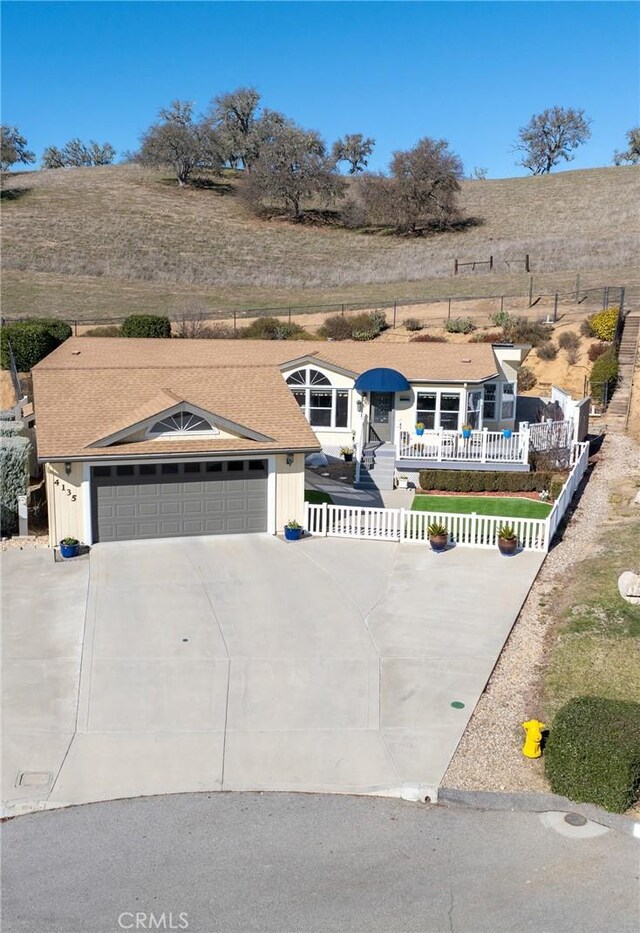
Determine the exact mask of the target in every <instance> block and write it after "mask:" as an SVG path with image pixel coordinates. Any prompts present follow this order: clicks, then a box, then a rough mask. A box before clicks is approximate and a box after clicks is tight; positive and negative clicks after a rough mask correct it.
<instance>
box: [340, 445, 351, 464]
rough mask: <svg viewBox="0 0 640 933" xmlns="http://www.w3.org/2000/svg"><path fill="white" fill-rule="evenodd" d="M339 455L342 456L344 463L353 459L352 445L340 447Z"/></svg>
mask: <svg viewBox="0 0 640 933" xmlns="http://www.w3.org/2000/svg"><path fill="white" fill-rule="evenodd" d="M340 456H341V457H344V462H345V463H351V461H352V460H353V447H341V448H340Z"/></svg>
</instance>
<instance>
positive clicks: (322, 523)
mask: <svg viewBox="0 0 640 933" xmlns="http://www.w3.org/2000/svg"><path fill="white" fill-rule="evenodd" d="M327 519H328V515H327V503H326V502H323V503H322V511H321V513H320V533H321V534H323V535H324V536H325V538H326V537H327Z"/></svg>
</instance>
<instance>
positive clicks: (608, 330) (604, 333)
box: [589, 308, 620, 340]
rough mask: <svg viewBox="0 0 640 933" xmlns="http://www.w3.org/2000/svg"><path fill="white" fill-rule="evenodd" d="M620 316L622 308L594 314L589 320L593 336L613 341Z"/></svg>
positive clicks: (608, 309)
mask: <svg viewBox="0 0 640 933" xmlns="http://www.w3.org/2000/svg"><path fill="white" fill-rule="evenodd" d="M619 314H620V308H607V309H606V311H600V312H599V313H598V314H592V315H591V317H590V318H589V327H590V329H591V335H592V336H593V337H598V338H599V339H600V340H613V339H614V337H615V335H616V328H617V326H618V316H619Z"/></svg>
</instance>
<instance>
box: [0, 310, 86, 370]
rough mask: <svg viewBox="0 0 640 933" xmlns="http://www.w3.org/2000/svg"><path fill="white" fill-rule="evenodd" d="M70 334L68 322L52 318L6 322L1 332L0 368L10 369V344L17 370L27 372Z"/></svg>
mask: <svg viewBox="0 0 640 933" xmlns="http://www.w3.org/2000/svg"><path fill="white" fill-rule="evenodd" d="M70 336H71V328H70V327H69V325H68V324H66V323H65V322H64V321H57V320H55V319H54V318H26V319H25V320H23V321H13V322H12V323H10V324H5V325H4V327H3V328H2V333H1V334H0V367H1V368H2V369H10V368H11V355H10V353H9V347H11V351H12V352H13V357H14V360H15V364H16V369H17V370H18V372H20V373H28V372H29V370H30V369H32V368H33V367H34V366H35V365H36V363H39V362H40V360H43V359H44V358H45V356H48V355H49V354H50V353H51V352H52V351H53V350H55V349H56V347H59V346H60V344H61V343H64V341H65V340H67V338H69V337H70Z"/></svg>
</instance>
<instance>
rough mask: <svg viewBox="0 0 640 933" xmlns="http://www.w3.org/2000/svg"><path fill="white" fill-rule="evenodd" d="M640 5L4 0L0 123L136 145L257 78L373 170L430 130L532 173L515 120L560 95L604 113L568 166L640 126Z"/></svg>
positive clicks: (599, 159) (504, 168)
mask: <svg viewBox="0 0 640 933" xmlns="http://www.w3.org/2000/svg"><path fill="white" fill-rule="evenodd" d="M639 14H640V6H639V5H638V4H636V3H617V2H604V3H600V2H594V3H581V2H567V3H564V2H554V3H545V2H540V3H537V2H522V3H510V2H503V3H500V2H499V3H492V2H479V3H464V2H459V3H458V2H449V3H447V2H443V3H437V2H434V3H431V2H423V3H421V2H413V3H403V2H393V3H386V2H382V3H370V2H356V3H351V2H345V3H342V2H333V3H324V2H317V3H315V2H302V3H298V2H291V3H279V2H264V3H253V2H246V3H245V2H228V3H209V2H201V3H190V2H181V3H172V2H169V3H156V2H137V3H129V2H116V3H112V2H97V3H93V2H71V3H57V2H45V3H40V2H28V0H26V2H5V3H3V4H2V19H3V22H2V50H3V65H2V72H3V81H2V107H3V113H2V121H3V122H4V123H11V124H13V123H15V124H17V125H18V126H19V127H20V129H21V130H22V132H23V133H24V134H25V135H26V137H27V139H28V142H29V145H30V147H31V148H32V149H34V150H35V152H36V154H37V155H38V156H40V154H41V153H42V150H43V148H44V147H45V146H46V145H49V144H55V145H61V144H63V143H64V142H66V141H67V140H68V139H70V138H71V137H73V136H79V137H81V138H82V139H89V138H93V139H98V140H99V141H103V140H109V141H110V142H112V143H113V144H114V145H115V146H116V148H117V149H118V150H124V149H133V148H135V147H136V144H137V140H138V136H139V134H140V132H141V131H142V130H143V129H144V128H145V127H146V126H148V125H149V124H150V123H151V122H152V121H153V119H154V117H155V116H156V114H157V111H158V109H159V108H160V107H161V106H163V105H165V104H168V103H169V102H170V101H171V100H172V99H174V98H182V99H187V100H194V101H195V102H196V104H197V107H198V108H201V109H205V107H206V105H207V103H208V102H209V100H210V99H211V98H212V97H213V96H214V95H215V94H217V93H220V92H222V91H226V90H231V89H233V88H234V87H238V86H239V85H246V84H253V85H255V86H256V87H257V88H258V90H259V91H260V92H261V93H262V95H263V99H264V103H265V104H266V105H267V106H269V107H271V108H273V109H276V110H281V111H283V112H284V113H286V114H287V115H288V116H290V117H293V118H294V119H295V120H297V121H298V122H299V123H301V124H303V125H305V126H308V127H312V128H314V129H317V130H319V131H320V132H321V133H322V135H323V136H324V137H325V139H327V141H328V142H329V143H330V142H332V141H333V140H334V139H335V138H337V137H338V136H339V135H342V134H343V133H347V132H362V133H365V134H367V135H371V136H373V137H375V139H376V140H377V146H376V151H375V153H374V158H373V159H372V160H371V163H370V167H371V168H374V169H380V168H384V167H385V166H386V164H387V162H388V160H389V156H390V154H391V152H392V151H393V150H394V149H404V148H408V147H410V146H411V145H413V143H415V142H416V141H417V140H418V139H419V138H421V137H422V136H433V137H438V138H440V137H444V138H446V139H448V140H449V142H450V144H451V146H452V147H453V149H454V150H455V151H457V152H458V153H459V155H460V156H461V157H462V159H463V161H464V164H465V168H466V170H467V171H471V169H472V168H473V167H474V166H484V167H486V168H488V169H489V176H490V177H493V178H495V177H502V176H506V175H516V174H523V170H521V169H517V168H516V167H515V165H514V156H513V154H512V153H511V151H510V150H511V145H512V143H513V141H514V140H515V138H516V136H517V132H518V128H519V127H520V126H522V125H523V124H524V123H526V122H527V121H528V119H529V118H530V117H531V115H532V114H533V113H537V112H539V111H540V110H543V109H544V108H546V107H548V106H551V105H553V104H559V105H561V106H575V107H582V108H584V109H585V110H586V112H587V113H588V114H589V115H590V116H591V117H592V119H593V125H592V133H593V135H592V139H591V141H590V142H589V143H588V144H587V145H586V146H584V147H583V148H582V149H581V150H579V152H578V155H577V157H576V159H575V161H574V162H572V163H569V165H568V167H569V168H588V167H592V166H598V165H607V164H610V163H611V157H612V152H613V150H614V149H616V148H622V147H623V145H624V142H625V140H624V134H625V132H626V131H627V130H628V129H629V128H630V127H631V126H632V125H634V124H637V123H638V122H639V62H638V59H639V53H638V50H639V35H638V26H639V19H640V15H639Z"/></svg>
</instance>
